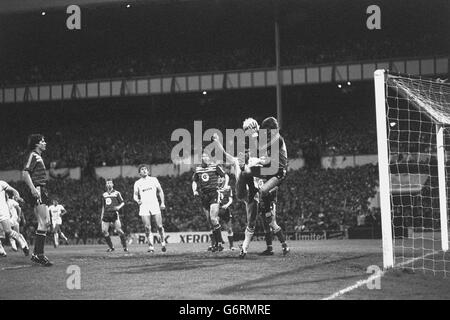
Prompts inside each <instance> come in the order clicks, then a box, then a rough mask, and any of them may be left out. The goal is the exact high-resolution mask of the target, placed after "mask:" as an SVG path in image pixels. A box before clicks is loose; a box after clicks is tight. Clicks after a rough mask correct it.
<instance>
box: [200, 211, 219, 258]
mask: <svg viewBox="0 0 450 320" xmlns="http://www.w3.org/2000/svg"><path fill="white" fill-rule="evenodd" d="M202 212H203V214H204V215H205V217H206V220H207V221H208V226H209V229H210V230H211V233H210V235H209V239H210V241H211V243H210V246H209V247H208V251H213V250H214V247H215V246H216V240H215V238H214V232H213V231H214V230H213V229H212V225H211V219H210V217H209V210H208V208H207V207H205V206H203V205H202Z"/></svg>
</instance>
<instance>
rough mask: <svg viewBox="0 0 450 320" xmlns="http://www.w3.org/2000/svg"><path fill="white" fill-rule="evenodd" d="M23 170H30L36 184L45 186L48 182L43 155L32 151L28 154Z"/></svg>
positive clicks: (32, 179)
mask: <svg viewBox="0 0 450 320" xmlns="http://www.w3.org/2000/svg"><path fill="white" fill-rule="evenodd" d="M23 171H28V173H29V174H30V177H31V181H32V182H33V185H34V186H36V187H37V186H45V185H46V184H47V180H48V179H47V172H46V171H45V164H44V160H43V159H42V157H41V155H40V154H39V153H37V152H35V151H31V152H30V154H29V155H28V157H27V159H26V162H25V165H24V168H23Z"/></svg>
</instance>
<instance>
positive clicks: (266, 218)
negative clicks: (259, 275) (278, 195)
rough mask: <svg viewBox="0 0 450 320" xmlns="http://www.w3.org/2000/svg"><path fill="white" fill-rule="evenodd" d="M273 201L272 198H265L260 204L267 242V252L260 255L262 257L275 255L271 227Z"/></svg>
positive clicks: (260, 213)
mask: <svg viewBox="0 0 450 320" xmlns="http://www.w3.org/2000/svg"><path fill="white" fill-rule="evenodd" d="M271 205H272V203H271V199H270V197H264V198H263V199H261V203H260V204H259V210H258V211H259V216H260V217H261V219H262V222H263V228H264V240H265V241H266V246H267V248H266V250H264V251H263V252H261V253H260V255H262V256H271V255H273V245H272V241H273V233H272V229H271V227H270V223H271V222H272V217H273V216H272V207H271Z"/></svg>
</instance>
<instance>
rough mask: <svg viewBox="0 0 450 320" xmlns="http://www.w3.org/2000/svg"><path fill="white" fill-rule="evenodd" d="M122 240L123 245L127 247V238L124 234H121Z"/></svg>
mask: <svg viewBox="0 0 450 320" xmlns="http://www.w3.org/2000/svg"><path fill="white" fill-rule="evenodd" d="M120 242H121V243H122V247H124V248H126V247H127V238H126V237H125V235H124V234H121V235H120Z"/></svg>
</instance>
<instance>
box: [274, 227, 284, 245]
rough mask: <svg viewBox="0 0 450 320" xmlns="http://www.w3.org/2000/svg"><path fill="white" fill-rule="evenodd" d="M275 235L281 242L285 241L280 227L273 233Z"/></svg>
mask: <svg viewBox="0 0 450 320" xmlns="http://www.w3.org/2000/svg"><path fill="white" fill-rule="evenodd" d="M275 235H276V236H277V238H278V240H279V241H280V243H281V244H283V243H285V242H286V238H285V236H284V232H283V230H281V229H280V230H278V231H277V232H276V233H275Z"/></svg>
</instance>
